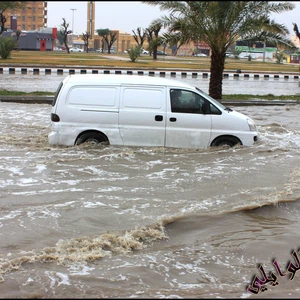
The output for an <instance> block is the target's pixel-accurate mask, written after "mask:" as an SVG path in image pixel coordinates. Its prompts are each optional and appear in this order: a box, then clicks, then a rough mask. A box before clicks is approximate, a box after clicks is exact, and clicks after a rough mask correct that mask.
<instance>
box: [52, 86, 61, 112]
mask: <svg viewBox="0 0 300 300" xmlns="http://www.w3.org/2000/svg"><path fill="white" fill-rule="evenodd" d="M62 86H63V82H62V81H61V82H60V84H59V85H58V87H57V89H56V92H55V95H54V98H53V101H52V106H55V104H56V100H57V97H58V94H59V92H60V90H61V88H62Z"/></svg>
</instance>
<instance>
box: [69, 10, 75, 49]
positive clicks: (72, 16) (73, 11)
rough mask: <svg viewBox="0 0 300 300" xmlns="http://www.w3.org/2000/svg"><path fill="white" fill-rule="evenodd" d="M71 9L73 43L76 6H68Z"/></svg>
mask: <svg viewBox="0 0 300 300" xmlns="http://www.w3.org/2000/svg"><path fill="white" fill-rule="evenodd" d="M70 10H72V44H73V39H74V11H75V10H76V8H70Z"/></svg>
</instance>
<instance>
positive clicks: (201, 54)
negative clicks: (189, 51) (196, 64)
mask: <svg viewBox="0 0 300 300" xmlns="http://www.w3.org/2000/svg"><path fill="white" fill-rule="evenodd" d="M194 56H197V57H207V55H206V54H205V53H197V54H195V55H194Z"/></svg>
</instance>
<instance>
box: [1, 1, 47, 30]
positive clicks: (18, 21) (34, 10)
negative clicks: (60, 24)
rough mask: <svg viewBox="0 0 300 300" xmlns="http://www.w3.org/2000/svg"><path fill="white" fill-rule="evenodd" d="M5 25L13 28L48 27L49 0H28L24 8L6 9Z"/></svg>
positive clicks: (35, 28)
mask: <svg viewBox="0 0 300 300" xmlns="http://www.w3.org/2000/svg"><path fill="white" fill-rule="evenodd" d="M4 15H5V16H6V18H7V22H6V23H5V27H6V28H7V29H11V30H27V31H31V30H39V29H40V28H46V27H47V1H28V2H27V3H26V5H25V6H24V7H23V8H18V9H12V10H9V9H8V10H6V11H5V12H4Z"/></svg>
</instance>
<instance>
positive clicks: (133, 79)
mask: <svg viewBox="0 0 300 300" xmlns="http://www.w3.org/2000/svg"><path fill="white" fill-rule="evenodd" d="M84 79H86V80H84ZM66 81H68V82H71V83H83V82H88V83H101V84H143V85H148V84H151V85H157V86H162V85H167V86H173V87H182V88H184V87H186V88H193V89H194V88H195V87H194V86H193V85H191V84H188V83H186V82H184V81H180V80H175V79H171V78H165V77H152V76H147V75H125V74H120V75H117V74H75V75H68V76H67V77H66V78H65V79H64V82H66Z"/></svg>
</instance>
